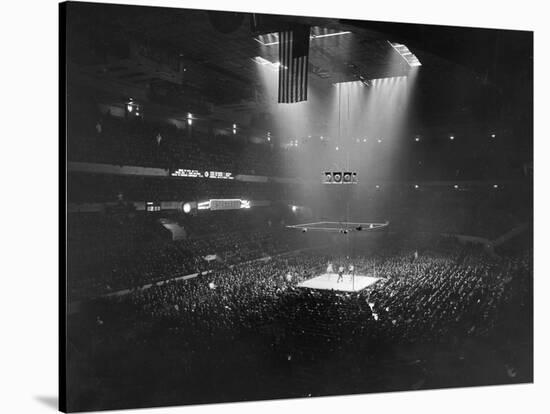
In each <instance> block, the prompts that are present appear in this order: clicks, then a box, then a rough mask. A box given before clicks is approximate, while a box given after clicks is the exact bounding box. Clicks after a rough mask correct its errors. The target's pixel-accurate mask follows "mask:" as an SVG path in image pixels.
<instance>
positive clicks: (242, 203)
mask: <svg viewBox="0 0 550 414" xmlns="http://www.w3.org/2000/svg"><path fill="white" fill-rule="evenodd" d="M241 208H250V201H249V200H241V199H240V198H216V199H212V200H208V201H203V202H200V203H198V204H197V209H199V210H211V211H213V210H239V209H241Z"/></svg>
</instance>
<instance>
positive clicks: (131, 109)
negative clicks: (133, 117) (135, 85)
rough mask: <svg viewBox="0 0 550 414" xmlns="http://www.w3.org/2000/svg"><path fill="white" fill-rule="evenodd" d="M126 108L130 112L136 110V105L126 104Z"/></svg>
mask: <svg viewBox="0 0 550 414" xmlns="http://www.w3.org/2000/svg"><path fill="white" fill-rule="evenodd" d="M126 109H127V110H128V112H132V111H133V110H134V107H133V106H132V105H126Z"/></svg>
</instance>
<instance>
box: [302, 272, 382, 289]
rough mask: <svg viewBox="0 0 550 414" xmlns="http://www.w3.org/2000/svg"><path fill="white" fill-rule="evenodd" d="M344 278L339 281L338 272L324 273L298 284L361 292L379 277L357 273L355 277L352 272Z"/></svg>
mask: <svg viewBox="0 0 550 414" xmlns="http://www.w3.org/2000/svg"><path fill="white" fill-rule="evenodd" d="M343 278H344V280H343V281H340V282H338V274H336V273H323V274H322V275H320V276H316V277H314V278H312V279H308V280H306V281H304V282H302V283H299V284H298V287H304V288H309V289H322V290H336V291H340V292H359V291H360V290H363V289H365V288H366V287H368V286H370V285H373V284H375V283H376V282H377V281H378V280H380V278H379V277H372V276H365V275H355V278H354V277H353V276H352V275H350V274H344V276H343Z"/></svg>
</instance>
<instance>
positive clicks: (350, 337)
mask: <svg viewBox="0 0 550 414" xmlns="http://www.w3.org/2000/svg"><path fill="white" fill-rule="evenodd" d="M65 30H66V53H67V61H66V102H67V120H66V121H67V122H66V124H67V134H66V155H67V169H66V186H67V188H66V190H67V200H66V201H67V205H66V207H67V277H66V300H67V309H66V312H67V315H66V323H67V331H66V335H67V341H66V344H64V346H65V347H66V354H67V363H66V379H67V384H68V385H67V386H68V389H67V398H68V399H67V404H68V405H67V408H68V409H69V410H70V411H82V410H101V409H117V408H130V407H147V406H162V405H177V404H199V403H215V402H229V401H249V400H261V399H273V398H298V397H316V396H327V395H341V394H356V393H371V392H387V391H405V390H422V389H433V388H447V387H466V386H479V385H493V384H511V383H525V382H532V381H533V309H532V306H533V290H532V286H533V275H532V273H533V271H532V263H533V246H532V238H533V205H532V201H533V185H532V182H533V175H532V174H533V173H532V172H533V167H532V166H533V136H532V135H533V131H532V124H533V122H532V121H533V113H532V109H533V105H532V93H533V78H532V73H533V66H532V65H533V60H532V59H533V51H532V42H533V37H532V33H531V32H521V31H506V30H490V29H475V28H459V27H444V26H431V25H412V24H398V23H382V22H374V21H355V20H345V19H337V18H334V19H329V18H315V17H296V16H283V15H259V14H252V13H250V14H247V13H232V12H214V11H204V10H184V9H168V8H152V7H134V6H116V5H99V4H89V3H80V4H77V3H68V4H67V5H66V27H65ZM288 33H291V34H292V36H291V39H292V42H291V43H289V41H288V35H287V34H288ZM304 33H305V35H304ZM308 34H309V36H308ZM288 44H290V46H288ZM304 45H305V46H304ZM287 53H288V54H290V55H291V56H290V58H289V56H286V55H285V54H287ZM316 281H317V282H318V284H317V285H315V282H316ZM360 281H363V282H364V283H363V282H361V283H359V282H360ZM350 284H351V286H352V287H351V288H349V286H350Z"/></svg>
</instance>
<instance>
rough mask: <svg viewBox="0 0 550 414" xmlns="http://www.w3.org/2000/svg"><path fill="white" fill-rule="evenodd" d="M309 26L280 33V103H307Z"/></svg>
mask: <svg viewBox="0 0 550 414" xmlns="http://www.w3.org/2000/svg"><path fill="white" fill-rule="evenodd" d="M309 39H310V28H309V26H303V25H297V26H295V27H293V28H292V29H291V30H287V31H282V32H279V62H280V65H279V99H278V102H279V103H293V102H302V101H307V78H308V65H309Z"/></svg>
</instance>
